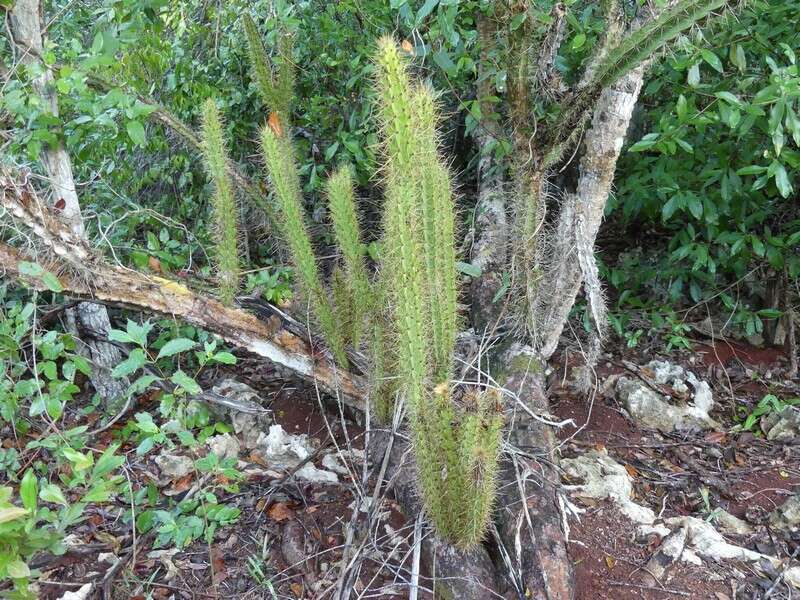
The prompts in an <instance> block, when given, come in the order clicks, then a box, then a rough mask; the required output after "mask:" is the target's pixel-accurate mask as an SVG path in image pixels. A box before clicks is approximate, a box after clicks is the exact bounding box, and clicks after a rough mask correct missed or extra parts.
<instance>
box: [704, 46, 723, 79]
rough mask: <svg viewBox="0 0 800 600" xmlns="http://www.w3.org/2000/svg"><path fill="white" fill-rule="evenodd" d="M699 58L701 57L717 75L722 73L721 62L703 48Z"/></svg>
mask: <svg viewBox="0 0 800 600" xmlns="http://www.w3.org/2000/svg"><path fill="white" fill-rule="evenodd" d="M700 56H702V57H703V60H704V61H705V62H706V63H708V64H709V65H711V67H712V68H713V69H714V70H715V71H717V72H719V73H722V71H723V69H722V61H721V60H720V59H719V57H718V56H717V55H716V54H714V53H713V52H712V51H711V50H708V49H706V48H703V49H702V50H700Z"/></svg>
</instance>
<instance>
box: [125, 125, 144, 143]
mask: <svg viewBox="0 0 800 600" xmlns="http://www.w3.org/2000/svg"><path fill="white" fill-rule="evenodd" d="M125 129H126V130H127V132H128V136H129V137H130V138H131V141H132V142H133V143H134V144H136V145H137V146H144V145H145V143H146V142H147V137H146V136H145V133H144V126H143V125H142V124H141V123H140V122H139V121H128V123H127V124H126V125H125Z"/></svg>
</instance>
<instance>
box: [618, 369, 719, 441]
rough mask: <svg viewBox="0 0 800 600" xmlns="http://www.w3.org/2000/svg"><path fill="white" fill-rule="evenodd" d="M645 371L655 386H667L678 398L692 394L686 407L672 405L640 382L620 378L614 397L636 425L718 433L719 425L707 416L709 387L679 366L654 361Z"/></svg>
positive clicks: (667, 399) (710, 403) (709, 408)
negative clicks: (650, 375)
mask: <svg viewBox="0 0 800 600" xmlns="http://www.w3.org/2000/svg"><path fill="white" fill-rule="evenodd" d="M647 367H648V368H649V369H650V370H651V371H652V372H653V374H654V379H655V381H656V383H659V384H662V385H670V386H671V387H672V389H674V390H675V391H676V392H677V393H679V394H686V393H689V392H690V391H691V401H690V402H688V403H687V404H686V405H685V406H681V405H678V404H674V403H673V400H672V398H669V397H665V396H662V395H661V394H659V393H658V392H656V391H655V390H653V389H652V388H651V387H649V386H648V385H647V384H646V383H644V382H643V381H641V380H639V379H632V378H629V377H620V378H619V380H618V381H617V385H616V392H617V397H618V398H619V400H620V401H621V402H622V404H623V405H624V406H625V409H626V410H627V411H628V413H629V414H630V415H631V417H632V418H633V419H634V420H635V421H636V422H637V423H639V424H640V425H642V426H644V427H648V428H651V429H658V430H659V431H663V432H670V431H675V430H676V429H678V430H685V429H695V428H699V429H719V427H720V426H719V424H718V423H717V422H716V421H714V420H713V419H712V418H711V417H710V416H709V414H708V413H709V411H710V410H711V409H712V408H713V406H714V398H713V395H712V393H711V388H710V386H709V385H708V383H706V382H705V381H701V380H699V379H698V378H697V377H696V376H695V375H694V373H692V372H690V371H686V370H685V369H684V368H683V367H681V366H680V365H675V364H672V363H668V362H665V361H657V360H654V361H652V362H650V363H649V364H648V365H647ZM687 384H688V385H687Z"/></svg>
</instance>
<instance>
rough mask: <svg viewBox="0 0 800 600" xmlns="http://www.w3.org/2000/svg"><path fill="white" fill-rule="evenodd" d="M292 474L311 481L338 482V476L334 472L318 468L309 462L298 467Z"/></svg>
mask: <svg viewBox="0 0 800 600" xmlns="http://www.w3.org/2000/svg"><path fill="white" fill-rule="evenodd" d="M294 476H295V477H297V478H298V479H305V480H306V481H310V482H312V483H339V477H338V476H337V475H336V473H332V472H330V471H324V470H323V469H318V468H317V467H315V466H314V465H313V463H310V462H308V463H306V464H304V465H303V466H302V467H300V468H299V469H298V470H297V472H296V473H295V474H294Z"/></svg>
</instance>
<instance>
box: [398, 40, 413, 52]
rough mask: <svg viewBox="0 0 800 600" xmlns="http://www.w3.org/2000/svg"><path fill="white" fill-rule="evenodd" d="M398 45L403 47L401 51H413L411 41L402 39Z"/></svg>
mask: <svg viewBox="0 0 800 600" xmlns="http://www.w3.org/2000/svg"><path fill="white" fill-rule="evenodd" d="M400 47H401V48H403V52H408V53H409V54H411V53H412V52H413V51H414V46H412V45H411V42H409V41H408V40H403V42H402V43H401V44H400Z"/></svg>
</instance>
